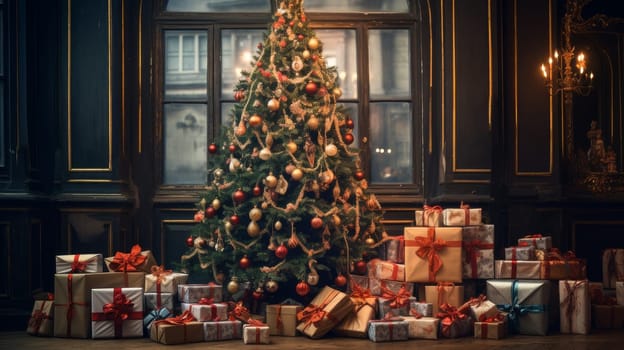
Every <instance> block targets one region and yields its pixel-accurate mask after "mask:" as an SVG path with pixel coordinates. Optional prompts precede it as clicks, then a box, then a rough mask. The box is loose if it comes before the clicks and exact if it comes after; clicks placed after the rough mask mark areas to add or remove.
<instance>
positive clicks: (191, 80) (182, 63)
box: [165, 30, 207, 101]
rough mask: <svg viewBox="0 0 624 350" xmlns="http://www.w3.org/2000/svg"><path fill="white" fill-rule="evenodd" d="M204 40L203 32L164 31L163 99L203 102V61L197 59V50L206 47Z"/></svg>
mask: <svg viewBox="0 0 624 350" xmlns="http://www.w3.org/2000/svg"><path fill="white" fill-rule="evenodd" d="M206 38H207V34H206V32H203V31H186V30H185V31H180V30H171V31H166V32H165V67H166V70H165V98H166V99H168V100H171V99H176V100H181V99H186V100H189V99H192V100H201V101H205V100H206V98H207V96H206V84H207V83H206V81H207V77H206V72H207V69H206V60H203V61H202V60H201V59H200V57H201V53H200V48H201V47H202V45H203V47H205V48H207V43H206ZM200 39H201V40H202V41H203V43H202V44H199V40H200ZM205 55H207V52H206V53H205Z"/></svg>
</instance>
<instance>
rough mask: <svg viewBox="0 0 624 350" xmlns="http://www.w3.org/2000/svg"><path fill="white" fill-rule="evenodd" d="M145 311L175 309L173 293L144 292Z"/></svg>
mask: <svg viewBox="0 0 624 350" xmlns="http://www.w3.org/2000/svg"><path fill="white" fill-rule="evenodd" d="M143 297H144V299H145V311H150V310H160V309H167V310H169V311H173V309H174V305H173V299H174V296H173V293H143Z"/></svg>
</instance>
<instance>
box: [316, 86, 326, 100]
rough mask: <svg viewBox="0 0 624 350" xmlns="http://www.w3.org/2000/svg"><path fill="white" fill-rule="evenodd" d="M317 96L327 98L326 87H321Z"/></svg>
mask: <svg viewBox="0 0 624 350" xmlns="http://www.w3.org/2000/svg"><path fill="white" fill-rule="evenodd" d="M317 95H319V96H320V97H325V96H327V88H326V87H324V86H321V88H320V89H319V90H318V92H317Z"/></svg>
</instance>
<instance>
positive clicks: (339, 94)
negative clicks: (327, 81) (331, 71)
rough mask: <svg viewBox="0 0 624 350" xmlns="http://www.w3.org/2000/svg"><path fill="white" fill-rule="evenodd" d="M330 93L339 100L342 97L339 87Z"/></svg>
mask: <svg viewBox="0 0 624 350" xmlns="http://www.w3.org/2000/svg"><path fill="white" fill-rule="evenodd" d="M332 93H333V94H334V96H335V97H336V98H340V96H342V89H341V88H339V87H336V88H334V89H333V90H332Z"/></svg>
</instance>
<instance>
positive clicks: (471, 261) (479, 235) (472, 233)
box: [462, 225, 494, 279]
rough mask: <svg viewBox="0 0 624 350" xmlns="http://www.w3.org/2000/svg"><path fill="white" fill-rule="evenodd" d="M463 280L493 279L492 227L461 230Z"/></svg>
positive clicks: (474, 227)
mask: <svg viewBox="0 0 624 350" xmlns="http://www.w3.org/2000/svg"><path fill="white" fill-rule="evenodd" d="M462 248H463V249H462V261H463V278H481V279H488V278H494V225H476V226H466V227H463V228H462Z"/></svg>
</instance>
